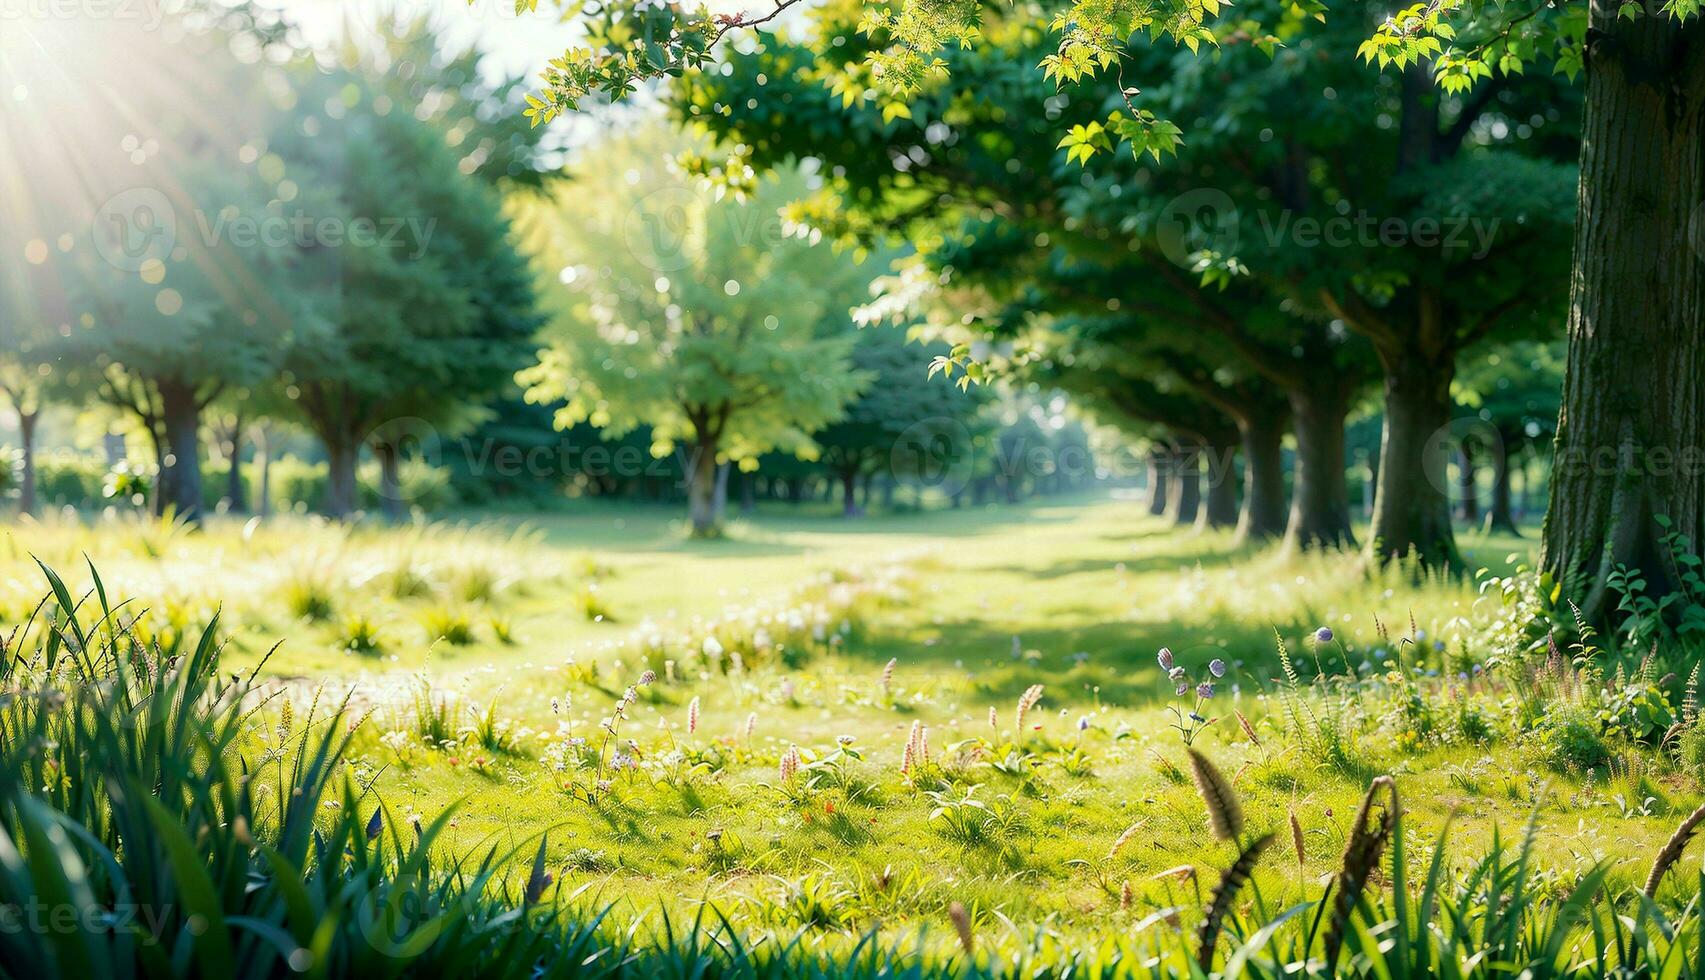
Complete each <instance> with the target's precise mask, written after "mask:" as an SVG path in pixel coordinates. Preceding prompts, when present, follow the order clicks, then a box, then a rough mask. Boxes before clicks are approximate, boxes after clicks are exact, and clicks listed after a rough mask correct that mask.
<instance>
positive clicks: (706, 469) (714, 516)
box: [687, 436, 722, 538]
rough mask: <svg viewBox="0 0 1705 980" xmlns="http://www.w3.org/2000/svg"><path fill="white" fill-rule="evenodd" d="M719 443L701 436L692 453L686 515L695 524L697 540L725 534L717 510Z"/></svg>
mask: <svg viewBox="0 0 1705 980" xmlns="http://www.w3.org/2000/svg"><path fill="white" fill-rule="evenodd" d="M716 450H717V447H716V441H715V440H714V439H711V438H709V437H707V436H701V437H700V438H699V442H698V444H697V445H695V446H694V447H693V452H692V454H691V459H692V467H693V468H692V472H691V474H690V475H689V476H688V479H687V516H688V518H689V519H690V521H691V522H692V534H693V537H695V538H714V537H718V536H719V535H721V534H722V523H721V521H720V520H719V519H718V517H719V515H718V512H717V508H716V482H717V465H716Z"/></svg>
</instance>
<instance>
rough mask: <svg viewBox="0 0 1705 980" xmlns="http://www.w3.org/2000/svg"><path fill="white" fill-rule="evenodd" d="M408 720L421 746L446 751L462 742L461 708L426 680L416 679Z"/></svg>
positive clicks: (423, 678)
mask: <svg viewBox="0 0 1705 980" xmlns="http://www.w3.org/2000/svg"><path fill="white" fill-rule="evenodd" d="M412 700H413V704H412V707H413V711H412V712H411V720H412V721H413V723H414V733H415V735H416V736H418V737H419V738H420V742H421V744H422V745H425V746H427V747H428V748H434V749H448V748H450V747H452V746H454V745H456V744H457V743H458V742H460V741H461V735H462V733H461V725H460V721H459V720H460V718H461V715H462V710H461V707H460V706H459V705H458V704H457V703H456V701H455V699H454V698H452V697H451V696H450V695H449V694H448V693H446V692H444V691H440V690H438V689H436V688H434V687H433V686H432V682H431V681H428V680H427V679H426V678H425V677H420V678H417V679H416V682H415V686H414V692H413V699H412Z"/></svg>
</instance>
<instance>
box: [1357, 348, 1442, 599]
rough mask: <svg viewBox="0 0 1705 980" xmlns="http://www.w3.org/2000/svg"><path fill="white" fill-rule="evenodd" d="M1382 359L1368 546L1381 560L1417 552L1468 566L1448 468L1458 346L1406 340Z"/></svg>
mask: <svg viewBox="0 0 1705 980" xmlns="http://www.w3.org/2000/svg"><path fill="white" fill-rule="evenodd" d="M1380 361H1381V363H1382V364H1383V365H1384V367H1385V429H1384V431H1383V432H1382V433H1381V435H1380V443H1379V486H1378V488H1377V489H1376V491H1375V492H1374V501H1373V523H1372V526H1371V527H1370V528H1369V530H1368V538H1369V541H1368V547H1369V548H1370V549H1371V553H1372V554H1373V556H1374V557H1376V558H1379V559H1381V560H1390V559H1393V558H1401V557H1404V556H1409V555H1413V556H1415V557H1416V558H1418V559H1419V560H1420V561H1421V563H1422V564H1423V565H1426V566H1427V567H1429V568H1440V569H1450V570H1457V569H1460V568H1461V565H1462V556H1461V553H1460V552H1458V551H1457V549H1456V535H1455V533H1454V532H1453V531H1452V529H1451V523H1450V495H1449V485H1450V484H1449V479H1450V478H1449V474H1448V472H1447V471H1448V468H1449V467H1448V462H1449V458H1448V453H1449V445H1450V444H1449V440H1448V438H1447V437H1448V436H1449V434H1450V419H1451V408H1452V405H1451V397H1450V382H1451V378H1452V377H1453V376H1454V375H1455V373H1456V357H1455V352H1454V351H1452V352H1446V353H1443V354H1440V355H1438V356H1435V357H1426V356H1424V355H1422V354H1421V353H1420V352H1419V351H1416V350H1413V349H1407V348H1406V349H1400V350H1392V351H1382V352H1381V354H1380Z"/></svg>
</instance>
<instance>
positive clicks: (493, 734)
mask: <svg viewBox="0 0 1705 980" xmlns="http://www.w3.org/2000/svg"><path fill="white" fill-rule="evenodd" d="M500 693H501V692H500ZM498 700H499V698H498V696H497V695H493V696H492V699H491V700H490V701H488V702H486V706H485V710H483V711H480V710H475V711H474V712H473V724H472V725H471V726H469V727H468V729H467V731H465V732H464V733H463V734H464V735H466V736H468V739H469V740H471V741H472V742H473V743H474V744H475V745H478V746H479V747H480V748H482V749H485V750H486V751H487V752H493V753H496V754H498V755H519V754H520V753H521V743H520V742H519V741H518V740H517V739H516V737H515V732H514V729H513V727H512V726H511V725H510V723H509V720H508V719H507V718H504V717H503V716H501V715H499V714H498V713H497V702H498Z"/></svg>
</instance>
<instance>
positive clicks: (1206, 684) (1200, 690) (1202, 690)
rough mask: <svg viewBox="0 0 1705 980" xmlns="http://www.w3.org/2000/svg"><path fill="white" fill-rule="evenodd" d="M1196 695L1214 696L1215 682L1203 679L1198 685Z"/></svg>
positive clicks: (1201, 696)
mask: <svg viewBox="0 0 1705 980" xmlns="http://www.w3.org/2000/svg"><path fill="white" fill-rule="evenodd" d="M1196 696H1197V697H1199V698H1211V697H1213V696H1214V685H1213V683H1212V682H1211V681H1203V682H1202V683H1200V684H1197V685H1196Z"/></svg>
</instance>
